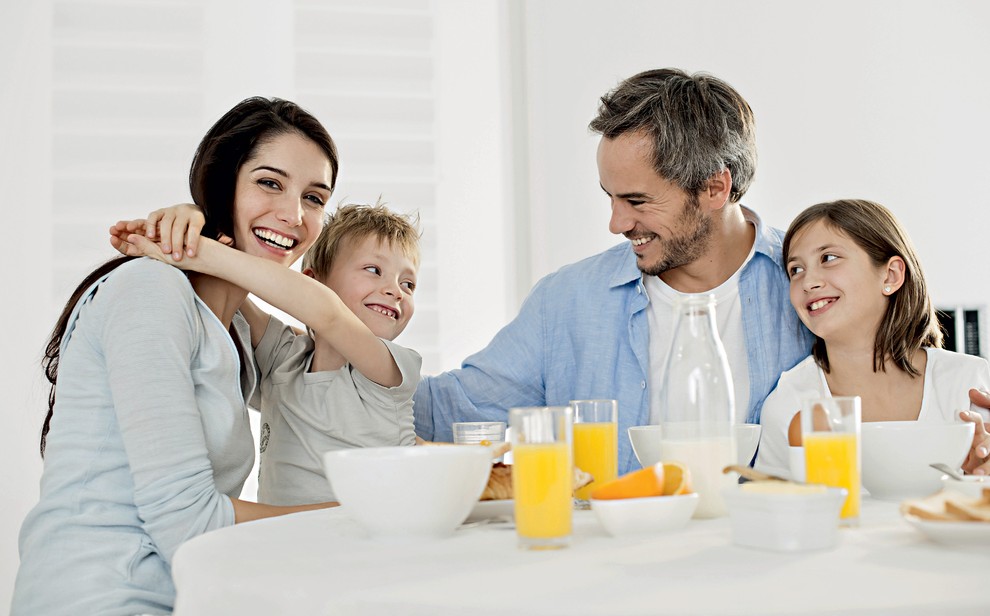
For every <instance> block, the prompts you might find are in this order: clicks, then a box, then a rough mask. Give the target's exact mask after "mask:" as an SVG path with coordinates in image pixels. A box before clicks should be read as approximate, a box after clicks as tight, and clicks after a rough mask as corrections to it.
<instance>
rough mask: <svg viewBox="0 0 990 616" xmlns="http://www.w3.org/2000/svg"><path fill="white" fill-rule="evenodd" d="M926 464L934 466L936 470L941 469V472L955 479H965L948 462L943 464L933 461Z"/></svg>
mask: <svg viewBox="0 0 990 616" xmlns="http://www.w3.org/2000/svg"><path fill="white" fill-rule="evenodd" d="M928 466H930V467H932V468H934V469H935V470H937V471H942V472H943V473H945V474H946V475H948V476H949V477H952V478H953V479H955V480H956V481H966V480H965V479H963V476H962V475H960V474H959V471H957V470H956V469H954V468H952V467H951V466H949V465H948V464H943V463H941V462H933V463H931V464H929V465H928ZM977 481H983V480H982V479H978V480H977Z"/></svg>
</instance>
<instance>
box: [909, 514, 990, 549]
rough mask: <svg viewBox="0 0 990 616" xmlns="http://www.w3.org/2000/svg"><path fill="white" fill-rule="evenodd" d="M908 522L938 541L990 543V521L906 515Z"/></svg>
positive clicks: (971, 543)
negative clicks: (922, 517) (937, 518)
mask: <svg viewBox="0 0 990 616" xmlns="http://www.w3.org/2000/svg"><path fill="white" fill-rule="evenodd" d="M904 519H905V520H907V522H908V524H910V525H911V526H914V527H915V528H917V529H918V530H919V531H921V532H922V533H924V534H925V535H926V536H927V537H928V538H929V539H931V540H932V541H935V542H937V543H941V544H944V545H953V546H971V545H977V544H990V522H940V521H938V520H923V519H921V518H919V517H917V516H913V515H905V516H904Z"/></svg>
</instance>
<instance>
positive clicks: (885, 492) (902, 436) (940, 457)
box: [861, 421, 974, 500]
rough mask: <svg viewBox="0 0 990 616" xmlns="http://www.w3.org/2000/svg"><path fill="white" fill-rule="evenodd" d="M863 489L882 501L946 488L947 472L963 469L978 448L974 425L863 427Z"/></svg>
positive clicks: (884, 423)
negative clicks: (940, 465)
mask: <svg viewBox="0 0 990 616" xmlns="http://www.w3.org/2000/svg"><path fill="white" fill-rule="evenodd" d="M861 429H862V443H861V450H862V456H863V461H862V470H863V487H864V488H866V489H867V490H868V491H869V492H870V496H872V497H873V498H878V499H881V500H903V499H905V498H921V497H924V496H928V495H929V494H932V493H934V492H938V491H939V489H940V488H941V487H942V483H941V478H942V473H941V472H940V471H937V470H935V469H933V468H932V467H930V466H928V465H929V464H931V463H932V462H944V463H945V464H948V465H949V466H951V467H953V468H958V467H959V466H960V465H962V463H963V460H965V459H966V454H968V453H969V448H970V446H971V445H972V443H973V429H974V426H973V424H971V423H964V422H957V423H936V422H930V421H873V422H866V423H864V424H863V425H862V428H861Z"/></svg>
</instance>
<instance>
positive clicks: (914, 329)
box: [783, 199, 942, 376]
mask: <svg viewBox="0 0 990 616" xmlns="http://www.w3.org/2000/svg"><path fill="white" fill-rule="evenodd" d="M819 220H822V221H824V222H825V224H826V225H828V226H829V227H831V228H832V229H836V230H838V231H841V232H842V233H844V234H845V235H847V236H848V237H849V238H851V239H852V240H853V241H854V242H856V245H858V246H859V247H860V248H862V249H863V250H864V251H866V254H867V255H869V257H870V260H871V261H873V263H874V264H875V265H876V266H877V267H882V266H884V265H886V264H887V261H888V260H889V259H890V258H891V257H900V258H902V259H904V266H905V271H904V284H903V285H902V286H901V288H900V289H898V290H897V291H896V292H895V293H894V294H893V295H891V296H890V297H888V304H887V311H886V313H884V316H883V321H881V323H880V327H879V329H877V335H876V339H875V341H874V345H873V371H874V372H878V371H880V370H886V361H887V360H890V361H892V362H893V363H894V365H895V366H897V367H898V368H900V369H901V370H903V371H905V372H907V373H908V374H910V375H911V376H920V373H919V372H918V370H916V369H915V367H914V365H913V364H912V363H911V358H912V356H913V355H914V352H915V351H917V350H918V349H921V348H925V347H934V348H942V330H941V327H940V326H939V322H938V317H937V316H936V315H935V308H934V307H933V306H932V301H931V298H930V297H929V296H928V287H927V285H926V284H925V274H924V272H922V270H921V263H920V262H919V261H918V255H917V254H916V253H915V251H914V245H913V244H912V243H911V238H909V237H908V235H907V233H906V232H905V231H904V229H903V228H902V227H901V225H900V223H898V222H897V219H896V218H894V215H893V214H892V213H891V212H890V210H888V209H887V208H885V207H884V206H882V205H880V204H879V203H874V202H873V201H866V200H864V199H842V200H839V201H832V202H829V203H819V204H818V205H813V206H811V207H809V208H808V209H806V210H804V211H803V212H801V213H800V214H798V216H797V218H795V219H794V221H793V222H792V223H791V226H790V227H789V228H788V229H787V234H786V235H785V236H784V247H783V249H784V250H783V252H784V263H787V259H788V255H789V254H790V249H791V241H792V240H793V239H794V236H795V235H796V234H797V233H798V232H799V231H801V230H802V229H804V228H805V227H808V226H809V225H811V224H813V223H815V222H817V221H819ZM812 353H813V354H814V356H815V361H816V362H817V363H818V365H819V366H821V368H822V370H824V371H825V372H828V371H829V362H828V351H827V349H826V348H825V341H824V340H822V339H821V338H818V337H817V336H816V337H815V344H814V347H813V350H812Z"/></svg>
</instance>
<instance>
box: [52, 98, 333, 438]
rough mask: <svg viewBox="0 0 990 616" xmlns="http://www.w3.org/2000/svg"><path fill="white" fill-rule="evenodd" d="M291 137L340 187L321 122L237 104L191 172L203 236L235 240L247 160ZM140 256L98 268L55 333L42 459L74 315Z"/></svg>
mask: <svg viewBox="0 0 990 616" xmlns="http://www.w3.org/2000/svg"><path fill="white" fill-rule="evenodd" d="M287 133H297V134H300V135H302V136H304V137H306V138H308V139H310V140H311V141H312V142H313V143H315V144H316V145H318V146H319V147H320V148H321V149H322V150H323V152H324V153H325V154H326V156H327V160H328V161H329V162H330V172H331V176H330V190H331V191H332V190H333V188H334V186H335V185H336V183H337V170H338V166H339V160H338V157H337V146H336V145H334V142H333V139H331V138H330V135H329V133H327V130H326V129H325V128H323V125H322V124H320V122H319V120H317V119H316V118H315V117H313V116H312V115H311V114H310V113H308V112H307V111H305V110H303V109H302V108H301V107H299V106H298V105H296V104H295V103H293V102H290V101H286V100H282V99H278V98H271V99H268V98H262V97H257V96H256V97H252V98H248V99H245V100H243V101H241V102H240V103H238V104H237V105H235V106H234V107H233V109H231V110H230V111H228V112H227V113H225V114H224V115H223V117H221V118H220V119H219V120H217V122H216V124H214V125H213V126H212V127H211V128H210V130H209V131H207V133H206V135H205V136H204V137H203V139H202V141H200V142H199V147H197V148H196V154H195V156H193V161H192V166H191V167H190V169H189V191H190V193H191V194H192V198H193V201H194V202H195V203H196V205H198V206H200V207H201V208H202V209H203V215H204V216H205V217H206V224H205V226H204V227H203V235H205V236H207V237H211V238H214V239H218V238H219V237H220V235H221V234H222V235H226V236H228V237H233V236H234V190H235V187H236V185H237V173H238V171H240V168H241V166H242V165H243V164H244V162H245V161H247V160H249V159H250V158H251V157H252V156H254V154H255V151H256V150H257V149H258V146H260V145H262V144H264V143H267V142H268V141H270V140H271V139H273V138H275V137H277V136H279V135H284V134H287ZM134 258H135V257H116V258H114V259H111V260H109V261H107V262H106V263H104V264H103V265H101V266H100V267H98V268H96V269H95V270H94V271H93V272H91V273H90V274H89V275H88V276H86V278H85V279H83V281H82V282H81V283H79V286H77V287H76V289H75V291H73V292H72V295H71V296H70V297H69V301H68V302H66V304H65V308H63V309H62V314H61V315H60V316H59V318H58V321H57V322H56V323H55V327H54V328H53V329H52V334H51V337H50V338H49V339H48V346H47V347H46V348H45V356H44V358H43V359H42V360H41V365H42V368H44V371H45V377H46V378H47V379H48V382H49V383H51V389H50V390H49V392H48V415H47V417H45V423H44V425H43V426H42V428H41V456H42V457H44V456H45V441H46V439H47V437H48V431H49V429H50V427H51V421H52V415H53V412H54V409H55V385H56V381H57V380H58V360H59V355H60V353H61V346H62V339H63V337H64V336H65V332H66V328H67V327H68V325H69V317H70V316H71V315H72V310H73V309H74V308H75V306H76V304H77V303H78V302H79V300H80V299H81V298H82V295H83V293H85V292H86V290H87V289H89V287H90V286H92V285H93V283H95V282H96V281H97V280H99V279H100V278H102V277H103V276H106V275H107V274H109V273H110V272H112V271H113V270H115V269H117V268H118V267H120V266H121V265H123V264H124V263H126V262H127V261H130V260H132V259H134Z"/></svg>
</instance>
